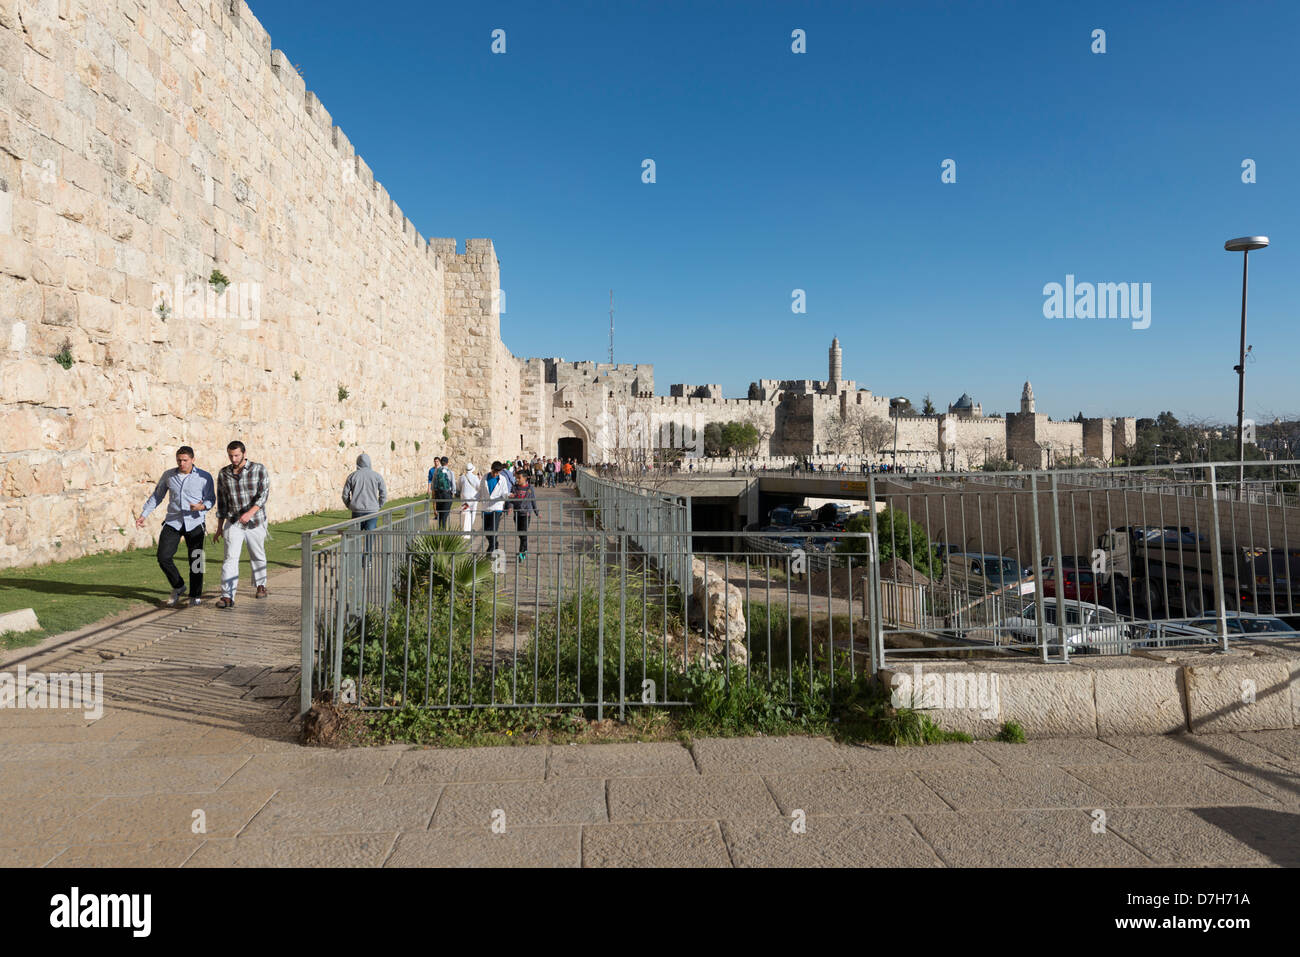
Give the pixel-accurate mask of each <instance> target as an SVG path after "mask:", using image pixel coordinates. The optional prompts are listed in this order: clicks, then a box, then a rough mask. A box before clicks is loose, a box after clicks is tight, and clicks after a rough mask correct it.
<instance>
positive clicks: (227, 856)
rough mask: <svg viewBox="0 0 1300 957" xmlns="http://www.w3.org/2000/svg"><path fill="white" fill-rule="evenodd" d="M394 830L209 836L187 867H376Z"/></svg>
mask: <svg viewBox="0 0 1300 957" xmlns="http://www.w3.org/2000/svg"><path fill="white" fill-rule="evenodd" d="M396 838H397V832H396V831H381V832H376V833H371V834H305V835H297V836H293V837H271V836H258V835H247V836H243V837H218V838H209V839H208V840H207V841H206V842H204V844H203V846H202V847H200V848H199V849H198V851H197V852H196V853H195V854H194V856H193V857H191V858H190V859H189V860H187V861H186V862H185V866H186V867H379V866H380V865H382V864H383V863H384V861H385V859H386V858H387V857H388V855H389V854H390V853H391V851H392V848H393V842H394V840H395V839H396Z"/></svg>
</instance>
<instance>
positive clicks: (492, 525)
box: [478, 462, 509, 553]
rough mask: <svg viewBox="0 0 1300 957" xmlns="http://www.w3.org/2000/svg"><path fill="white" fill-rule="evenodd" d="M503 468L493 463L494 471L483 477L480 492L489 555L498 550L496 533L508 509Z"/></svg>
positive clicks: (507, 493)
mask: <svg viewBox="0 0 1300 957" xmlns="http://www.w3.org/2000/svg"><path fill="white" fill-rule="evenodd" d="M503 468H504V467H503V466H502V464H501V463H500V462H493V463H492V470H491V471H490V472H488V474H487V475H485V476H484V477H483V481H482V483H481V484H480V485H479V490H478V498H479V503H480V508H481V509H482V511H483V531H485V532H487V550H488V552H489V553H491V552H495V551H496V550H497V534H496V532H497V529H498V528H500V526H501V516H502V515H503V514H504V510H505V507H506V497H507V496H508V495H509V490H508V487H507V486H506V480H505V477H504V476H503V474H502V470H503Z"/></svg>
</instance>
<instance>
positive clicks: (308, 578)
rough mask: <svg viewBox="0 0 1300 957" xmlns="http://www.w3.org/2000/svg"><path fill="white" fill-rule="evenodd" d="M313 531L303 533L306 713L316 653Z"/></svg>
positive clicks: (302, 706)
mask: <svg viewBox="0 0 1300 957" xmlns="http://www.w3.org/2000/svg"><path fill="white" fill-rule="evenodd" d="M311 540H312V533H311V532H303V533H302V598H301V599H299V604H300V606H301V608H302V677H301V678H300V685H301V687H300V688H299V694H298V705H299V708H298V713H299V715H300V716H301V715H304V714H306V713H307V712H308V711H310V710H311V693H312V678H313V676H312V665H313V664H314V661H313V659H314V658H315V655H316V598H315V595H314V594H313V588H312V586H313V585H314V584H315V578H314V576H313V574H312V571H313V569H312V553H311Z"/></svg>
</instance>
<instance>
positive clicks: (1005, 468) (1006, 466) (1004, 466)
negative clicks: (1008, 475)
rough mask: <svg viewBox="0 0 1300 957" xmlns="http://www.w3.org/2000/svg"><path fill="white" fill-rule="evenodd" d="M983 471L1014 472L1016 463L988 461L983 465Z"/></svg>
mask: <svg viewBox="0 0 1300 957" xmlns="http://www.w3.org/2000/svg"><path fill="white" fill-rule="evenodd" d="M983 470H984V471H985V472H1014V471H1016V463H1015V462H1008V461H1007V460H1006V459H989V460H988V461H987V462H985V463H984V467H983Z"/></svg>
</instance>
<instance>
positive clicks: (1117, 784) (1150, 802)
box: [1064, 763, 1277, 808]
mask: <svg viewBox="0 0 1300 957" xmlns="http://www.w3.org/2000/svg"><path fill="white" fill-rule="evenodd" d="M1064 770H1066V771H1068V772H1069V773H1070V774H1072V775H1073V776H1074V777H1076V778H1078V779H1079V780H1080V781H1083V782H1084V783H1086V784H1087V785H1088V786H1089V787H1090V788H1092V789H1094V790H1095V791H1096V792H1097V794H1099V795H1100V796H1101V797H1100V800H1099V801H1098V802H1097V803H1095V804H1094V805H1093V806H1094V807H1100V808H1107V807H1140V806H1147V807H1198V806H1200V805H1221V804H1266V805H1276V804H1277V801H1275V800H1274V799H1273V798H1270V797H1269V796H1268V795H1266V794H1264V793H1263V792H1262V791H1258V790H1255V789H1253V788H1251V787H1249V786H1247V785H1246V784H1243V783H1242V782H1240V781H1237V780H1234V779H1233V778H1231V777H1229V776H1228V775H1226V774H1222V773H1220V769H1219V768H1218V767H1217V766H1210V765H1199V764H1187V763H1182V764H1147V763H1135V764H1116V765H1111V766H1109V767H1095V766H1094V767H1069V768H1065V769H1064Z"/></svg>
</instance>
